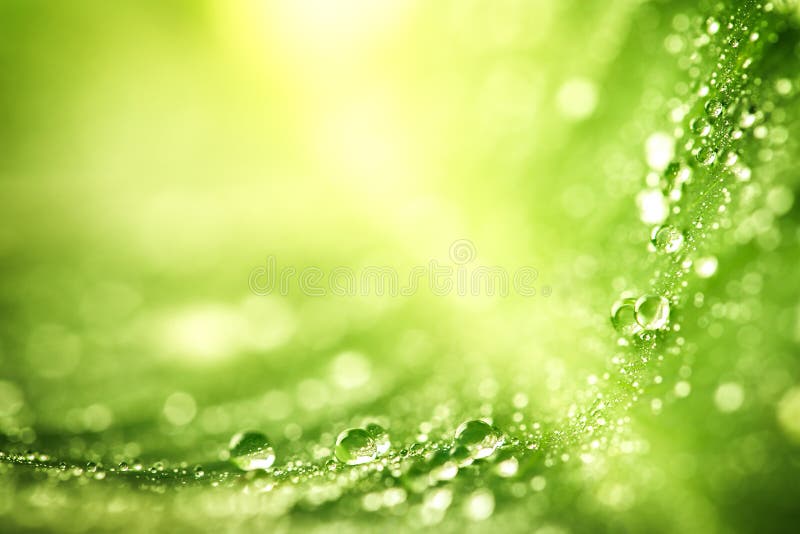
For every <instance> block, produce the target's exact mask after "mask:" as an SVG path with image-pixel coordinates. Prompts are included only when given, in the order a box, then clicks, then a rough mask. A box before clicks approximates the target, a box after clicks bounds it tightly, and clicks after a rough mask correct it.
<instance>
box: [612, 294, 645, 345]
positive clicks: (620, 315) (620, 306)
mask: <svg viewBox="0 0 800 534" xmlns="http://www.w3.org/2000/svg"><path fill="white" fill-rule="evenodd" d="M635 306H636V299H633V298H624V299H620V300H618V301H616V302H615V303H614V304H613V305H612V306H611V324H613V325H614V328H615V329H616V330H617V332H619V333H620V334H622V335H624V336H631V335H633V334H636V333H637V332H640V331H641V330H642V327H641V326H639V323H637V322H636V310H635Z"/></svg>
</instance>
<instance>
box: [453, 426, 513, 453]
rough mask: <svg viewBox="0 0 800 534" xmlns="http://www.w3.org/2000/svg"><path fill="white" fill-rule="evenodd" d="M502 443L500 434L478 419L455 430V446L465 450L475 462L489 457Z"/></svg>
mask: <svg viewBox="0 0 800 534" xmlns="http://www.w3.org/2000/svg"><path fill="white" fill-rule="evenodd" d="M502 443H503V437H502V435H500V432H498V431H497V430H496V429H495V428H494V427H493V426H492V425H490V424H489V423H487V422H486V421H481V420H480V419H474V420H472V421H465V422H463V423H461V424H460V425H459V426H458V428H457V429H456V434H455V444H456V446H462V447H464V448H466V449H467V451H468V452H469V455H470V456H471V457H472V458H473V459H476V460H477V459H480V458H486V457H487V456H490V455H491V454H492V453H493V452H494V450H495V449H496V448H497V447H498V446H499V445H502Z"/></svg>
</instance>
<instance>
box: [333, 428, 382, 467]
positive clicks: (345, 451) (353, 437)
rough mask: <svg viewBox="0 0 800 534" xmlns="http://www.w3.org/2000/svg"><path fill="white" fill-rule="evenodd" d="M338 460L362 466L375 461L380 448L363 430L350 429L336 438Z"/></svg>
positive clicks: (335, 451) (335, 452)
mask: <svg viewBox="0 0 800 534" xmlns="http://www.w3.org/2000/svg"><path fill="white" fill-rule="evenodd" d="M334 454H335V455H336V459H337V460H339V461H340V462H343V463H346V464H347V465H360V464H364V463H367V462H371V461H373V460H374V459H375V458H376V457H377V455H378V448H377V445H376V444H375V440H374V439H373V438H372V436H371V435H370V434H369V432H367V431H366V430H364V429H363V428H350V429H348V430H345V431H344V432H342V433H341V434H339V437H337V438H336V448H335V449H334Z"/></svg>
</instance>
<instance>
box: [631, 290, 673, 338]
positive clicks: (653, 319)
mask: <svg viewBox="0 0 800 534" xmlns="http://www.w3.org/2000/svg"><path fill="white" fill-rule="evenodd" d="M635 311H636V322H638V323H639V325H641V327H642V328H644V329H645V330H660V329H661V328H664V327H665V326H666V325H667V322H668V321H669V301H668V300H667V299H665V298H664V297H662V296H661V295H642V296H641V297H639V299H638V300H637V301H636V305H635Z"/></svg>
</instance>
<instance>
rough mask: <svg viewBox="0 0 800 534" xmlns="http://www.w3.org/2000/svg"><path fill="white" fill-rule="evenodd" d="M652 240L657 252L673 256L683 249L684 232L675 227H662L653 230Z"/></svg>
mask: <svg viewBox="0 0 800 534" xmlns="http://www.w3.org/2000/svg"><path fill="white" fill-rule="evenodd" d="M650 239H651V241H652V242H653V245H654V246H655V247H656V250H658V251H659V252H664V253H666V254H673V253H675V252H677V251H678V250H680V249H681V247H683V241H684V237H683V232H681V231H680V230H678V229H677V228H675V227H674V226H669V225H666V226H661V227H658V226H657V227H655V228H653V232H652V234H651V235H650Z"/></svg>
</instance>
